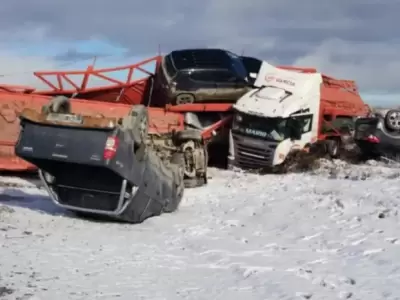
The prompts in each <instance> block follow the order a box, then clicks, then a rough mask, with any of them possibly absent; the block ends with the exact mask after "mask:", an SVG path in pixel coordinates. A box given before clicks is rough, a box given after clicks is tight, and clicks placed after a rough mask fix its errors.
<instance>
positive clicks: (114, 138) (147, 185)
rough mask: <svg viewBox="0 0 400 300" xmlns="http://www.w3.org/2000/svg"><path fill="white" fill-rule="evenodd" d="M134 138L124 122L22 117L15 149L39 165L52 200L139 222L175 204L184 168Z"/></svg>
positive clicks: (170, 209)
mask: <svg viewBox="0 0 400 300" xmlns="http://www.w3.org/2000/svg"><path fill="white" fill-rule="evenodd" d="M60 115H61V114H60ZM72 119H73V118H72ZM72 119H69V121H70V122H71V120H72ZM134 140H135V138H134V137H133V133H132V131H131V130H129V129H126V128H125V127H124V126H111V127H110V128H106V127H104V126H103V127H97V128H95V127H93V126H92V127H91V128H85V127H79V126H67V125H65V124H60V123H57V124H48V123H43V122H38V121H37V120H36V121H35V120H32V118H31V119H28V118H24V117H23V116H21V132H20V135H19V139H18V142H17V144H16V146H15V153H16V155H17V156H19V157H21V158H23V159H24V160H26V161H28V162H30V163H32V164H34V165H36V166H37V167H38V168H39V176H40V179H41V181H42V182H43V185H44V187H45V188H46V189H47V191H48V193H49V195H50V197H51V199H52V200H53V202H54V203H55V204H56V205H58V206H60V207H63V208H65V209H68V210H72V211H76V212H81V213H84V214H88V215H102V216H107V217H111V218H113V219H117V220H121V221H126V222H130V223H140V222H142V221H144V220H145V219H147V218H149V217H151V216H157V215H160V214H162V213H163V212H173V211H175V210H176V209H177V208H178V206H179V204H180V202H181V199H182V196H183V191H184V183H183V176H184V175H183V173H184V172H183V166H181V165H179V164H175V163H171V164H166V163H164V162H163V161H162V160H161V159H160V158H159V157H158V156H157V155H156V154H155V153H154V152H153V151H152V150H151V149H150V148H149V147H147V146H146V145H145V144H144V143H140V144H137V143H136V142H135V141H134ZM175 161H182V160H176V159H175Z"/></svg>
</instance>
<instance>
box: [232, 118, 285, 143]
mask: <svg viewBox="0 0 400 300" xmlns="http://www.w3.org/2000/svg"><path fill="white" fill-rule="evenodd" d="M287 121H288V119H287V118H261V117H256V116H248V115H244V114H241V113H238V112H237V113H235V117H234V121H233V124H232V125H233V126H232V129H233V130H235V131H238V132H240V133H242V134H245V135H249V136H254V137H259V138H263V139H267V140H273V141H282V140H284V139H286V138H287V136H288V129H287Z"/></svg>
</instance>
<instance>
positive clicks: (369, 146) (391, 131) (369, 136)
mask: <svg viewBox="0 0 400 300" xmlns="http://www.w3.org/2000/svg"><path fill="white" fill-rule="evenodd" d="M354 140H355V142H356V144H357V145H358V147H359V148H360V150H361V154H362V156H363V158H364V159H385V160H388V161H397V162H399V161H400V110H397V109H393V110H388V111H387V112H386V113H376V114H375V115H374V116H372V117H369V118H360V119H358V120H356V123H355V133H354Z"/></svg>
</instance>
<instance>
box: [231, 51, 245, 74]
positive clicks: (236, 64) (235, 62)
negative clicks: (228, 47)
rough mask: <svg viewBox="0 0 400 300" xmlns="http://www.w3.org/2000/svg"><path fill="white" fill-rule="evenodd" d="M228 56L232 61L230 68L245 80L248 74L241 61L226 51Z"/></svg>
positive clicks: (238, 57)
mask: <svg viewBox="0 0 400 300" xmlns="http://www.w3.org/2000/svg"><path fill="white" fill-rule="evenodd" d="M227 54H228V56H229V57H230V59H231V61H232V67H233V69H234V70H235V72H236V73H237V74H238V76H240V77H241V78H243V79H246V78H247V75H248V72H247V69H246V68H245V66H244V64H243V61H242V59H241V58H240V56H238V55H236V54H234V53H232V52H229V51H227Z"/></svg>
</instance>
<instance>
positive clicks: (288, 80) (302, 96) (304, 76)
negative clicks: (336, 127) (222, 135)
mask: <svg viewBox="0 0 400 300" xmlns="http://www.w3.org/2000/svg"><path fill="white" fill-rule="evenodd" d="M321 83H322V76H321V74H320V73H299V72H296V71H292V70H290V71H289V70H282V69H279V68H277V67H275V66H272V65H271V64H269V63H267V62H263V64H262V66H261V68H260V72H259V73H258V76H257V79H256V81H255V84H254V85H255V87H256V88H255V89H253V90H252V91H250V92H248V93H246V94H245V95H243V96H242V97H241V98H240V99H239V100H238V101H237V102H236V104H235V105H234V108H235V109H236V110H238V111H241V112H243V113H247V114H252V115H257V116H265V117H288V116H290V115H291V114H293V113H295V112H297V111H299V110H304V109H307V108H308V107H309V105H310V101H316V100H315V99H317V101H319V97H320V85H321Z"/></svg>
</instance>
